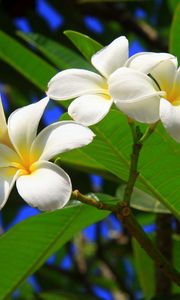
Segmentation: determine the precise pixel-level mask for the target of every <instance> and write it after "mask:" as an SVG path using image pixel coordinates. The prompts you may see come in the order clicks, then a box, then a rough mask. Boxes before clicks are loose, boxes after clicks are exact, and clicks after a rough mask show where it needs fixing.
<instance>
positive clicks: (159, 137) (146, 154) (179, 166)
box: [60, 110, 180, 218]
mask: <svg viewBox="0 0 180 300" xmlns="http://www.w3.org/2000/svg"><path fill="white" fill-rule="evenodd" d="M64 117H66V118H67V115H66V116H64ZM92 129H93V131H94V132H95V134H96V138H95V139H94V141H93V142H92V143H91V144H90V145H88V146H86V147H83V148H81V149H78V150H73V151H71V152H68V153H64V154H62V155H61V156H60V158H61V160H62V161H63V162H64V163H71V162H73V164H74V166H75V165H76V166H77V167H79V166H83V168H84V169H85V167H86V166H87V167H88V168H90V167H92V169H93V168H94V169H95V170H96V172H98V170H99V172H102V171H104V170H107V172H109V173H112V174H113V175H115V176H116V177H118V178H120V179H121V180H124V181H127V178H128V173H129V164H130V154H131V147H132V137H131V132H130V129H129V126H128V124H127V120H126V117H125V116H123V115H122V114H121V113H120V112H119V111H116V110H112V111H111V112H110V113H109V114H108V115H107V116H106V118H104V120H102V121H101V122H100V123H99V124H97V125H94V126H92ZM179 153H180V145H179V144H177V143H176V142H175V141H173V140H172V139H171V138H170V137H169V136H168V134H167V133H166V132H165V130H164V129H163V128H162V126H160V125H159V126H158V128H157V129H156V131H155V133H154V134H153V135H152V136H151V137H150V138H149V139H148V140H147V141H146V142H145V144H144V146H143V149H142V152H141V155H140V160H139V168H138V169H139V171H140V174H139V176H138V180H137V183H136V186H137V187H138V188H140V189H141V190H143V191H144V192H146V193H148V194H150V195H151V196H152V197H154V198H155V199H157V200H159V201H160V202H161V203H163V204H164V205H165V206H166V207H167V208H168V209H169V210H170V211H171V212H172V213H174V214H175V215H176V217H178V218H179V217H180V201H179V198H180V188H179V182H180V160H179ZM74 159H76V160H74ZM101 166H102V168H101ZM92 169H91V170H92Z"/></svg>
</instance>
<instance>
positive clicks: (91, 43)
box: [64, 30, 103, 61]
mask: <svg viewBox="0 0 180 300" xmlns="http://www.w3.org/2000/svg"><path fill="white" fill-rule="evenodd" d="M64 34H65V35H66V36H67V37H68V38H69V39H70V40H71V42H72V43H73V44H74V45H75V46H76V47H77V48H78V49H79V51H80V52H81V53H82V54H83V55H84V57H86V59H87V60H89V61H90V60H91V56H92V55H93V54H94V53H96V52H97V51H99V50H101V49H102V47H103V46H102V45H101V44H99V43H98V42H96V41H95V40H93V39H92V38H90V37H89V36H87V35H85V34H82V33H79V32H77V31H72V30H66V31H64Z"/></svg>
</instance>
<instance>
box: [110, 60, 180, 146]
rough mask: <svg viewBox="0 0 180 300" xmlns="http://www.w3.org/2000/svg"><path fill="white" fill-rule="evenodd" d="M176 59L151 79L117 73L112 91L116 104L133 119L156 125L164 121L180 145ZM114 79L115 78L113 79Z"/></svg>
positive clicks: (126, 71) (155, 71)
mask: <svg viewBox="0 0 180 300" xmlns="http://www.w3.org/2000/svg"><path fill="white" fill-rule="evenodd" d="M177 67H178V63H177V59H176V58H175V57H173V58H171V59H167V60H164V61H161V62H160V63H159V64H158V65H156V66H155V67H154V68H153V69H152V70H151V71H150V74H149V76H148V75H146V74H144V73H142V72H139V71H136V70H132V69H130V68H121V69H119V70H117V71H116V72H114V74H113V75H112V77H111V80H110V92H111V94H112V95H113V97H114V99H115V102H116V105H117V106H118V107H119V108H120V109H121V110H122V111H124V113H126V114H127V115H128V116H130V117H131V118H133V119H135V120H137V121H140V122H144V123H154V122H156V121H157V120H159V119H160V120H161V121H162V123H163V125H164V127H165V128H166V130H167V131H168V133H169V134H170V135H171V136H172V137H173V138H174V139H175V140H176V141H178V142H180V68H179V69H178V68H177ZM113 77H114V78H113Z"/></svg>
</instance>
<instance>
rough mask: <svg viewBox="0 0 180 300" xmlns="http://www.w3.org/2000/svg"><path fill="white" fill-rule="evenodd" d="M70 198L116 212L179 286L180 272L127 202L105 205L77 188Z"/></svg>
mask: <svg viewBox="0 0 180 300" xmlns="http://www.w3.org/2000/svg"><path fill="white" fill-rule="evenodd" d="M72 198H73V199H74V198H75V199H78V200H79V201H80V202H82V203H85V204H88V205H91V206H93V207H96V208H97V209H102V210H108V211H111V212H114V213H116V215H117V217H118V219H119V220H120V221H121V222H122V224H123V225H124V226H125V227H126V228H127V229H128V231H129V232H130V234H131V235H132V236H133V237H134V238H135V239H136V240H137V241H138V242H139V244H140V245H141V247H142V248H143V249H144V250H145V251H146V252H147V254H148V255H149V256H150V257H151V258H152V259H153V260H154V262H155V264H156V265H157V266H158V267H159V269H160V270H162V271H163V272H164V273H165V274H166V276H167V277H168V278H169V279H170V280H172V281H173V282H174V283H176V284H177V285H178V286H180V273H178V272H177V271H176V270H175V269H174V268H173V267H172V266H171V264H170V263H169V262H168V261H167V260H166V258H165V257H164V255H163V254H161V252H160V251H159V250H158V248H157V247H156V246H155V245H154V244H153V242H152V241H151V240H150V239H149V238H148V236H147V235H146V234H145V232H144V231H143V229H142V228H141V226H140V225H139V223H138V222H137V220H136V219H135V217H134V215H133V213H132V211H131V208H130V207H129V204H128V203H127V202H125V201H122V202H121V203H118V205H107V204H105V203H103V202H101V201H97V200H95V199H93V198H90V197H87V196H85V195H82V194H81V193H80V192H79V191H78V190H75V191H74V192H73V193H72Z"/></svg>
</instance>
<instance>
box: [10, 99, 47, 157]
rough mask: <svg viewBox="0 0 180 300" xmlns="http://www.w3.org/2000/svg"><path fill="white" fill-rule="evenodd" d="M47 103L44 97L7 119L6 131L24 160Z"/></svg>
mask: <svg viewBox="0 0 180 300" xmlns="http://www.w3.org/2000/svg"><path fill="white" fill-rule="evenodd" d="M48 101H49V98H48V97H46V98H44V99H42V100H40V101H38V102H36V103H33V104H30V105H27V106H25V107H22V108H19V109H17V110H15V111H14V112H13V113H12V114H11V115H10V117H9V120H8V129H9V136H10V139H11V142H12V144H13V145H14V147H15V149H16V151H17V152H18V154H19V155H20V156H21V157H22V159H23V158H25V157H26V156H27V154H28V152H29V148H30V147H31V144H32V141H33V140H34V138H35V136H36V134H37V128H38V125H39V121H40V119H41V116H42V114H43V112H44V109H45V107H46V105H47V103H48Z"/></svg>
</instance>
